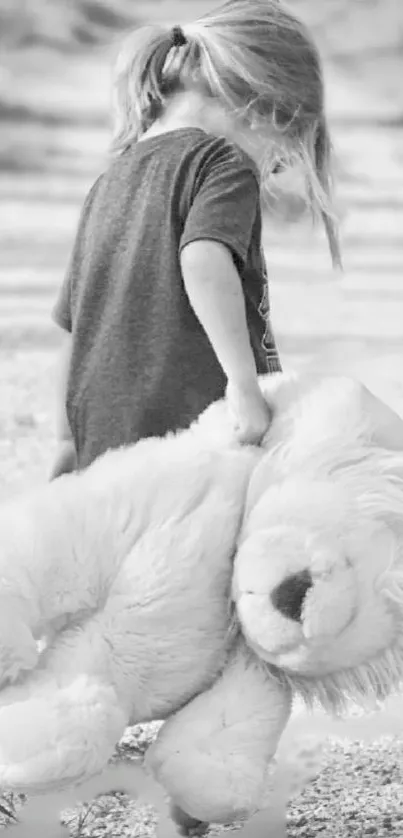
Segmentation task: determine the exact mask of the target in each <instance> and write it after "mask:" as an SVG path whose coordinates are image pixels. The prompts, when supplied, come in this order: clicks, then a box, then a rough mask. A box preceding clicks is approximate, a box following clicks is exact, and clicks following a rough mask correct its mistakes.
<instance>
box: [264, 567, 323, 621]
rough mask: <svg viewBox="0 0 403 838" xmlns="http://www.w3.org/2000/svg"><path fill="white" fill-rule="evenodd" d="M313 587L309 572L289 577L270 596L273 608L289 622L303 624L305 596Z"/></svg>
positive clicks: (305, 571) (304, 571)
mask: <svg viewBox="0 0 403 838" xmlns="http://www.w3.org/2000/svg"><path fill="white" fill-rule="evenodd" d="M312 586H313V579H312V576H311V574H310V572H309V570H302V571H300V572H299V573H293V574H292V575H291V576H287V577H286V579H283V581H282V582H280V584H279V585H277V587H276V588H274V590H273V591H272V592H271V594H270V599H271V602H272V604H273V607H274V608H275V609H276V611H279V612H280V614H282V616H283V617H286V618H287V619H288V620H293V621H294V622H296V623H301V622H302V608H303V605H304V600H305V596H306V594H307V592H308V591H309V589H310V588H312Z"/></svg>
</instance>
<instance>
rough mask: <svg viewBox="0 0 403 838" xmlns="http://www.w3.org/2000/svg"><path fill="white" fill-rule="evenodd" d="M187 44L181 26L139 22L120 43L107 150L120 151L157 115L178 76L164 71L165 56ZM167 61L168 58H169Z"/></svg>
mask: <svg viewBox="0 0 403 838" xmlns="http://www.w3.org/2000/svg"><path fill="white" fill-rule="evenodd" d="M186 44H187V39H186V37H185V35H184V33H183V32H182V30H181V29H179V28H178V27H175V28H174V29H167V28H166V27H163V26H158V25H155V26H143V27H141V28H140V29H136V30H135V31H134V32H133V33H132V35H131V36H130V37H129V38H128V39H127V41H126V42H125V44H124V45H123V49H122V50H121V52H120V54H119V56H118V58H117V61H116V65H115V69H114V78H113V100H114V101H113V105H114V113H115V125H114V134H113V139H112V146H111V151H112V152H113V153H115V154H119V153H122V152H123V151H125V149H126V148H127V147H128V146H129V145H130V144H131V143H132V142H135V141H136V140H138V139H139V138H140V137H141V135H142V134H144V132H145V131H146V130H147V128H148V127H149V126H150V125H151V124H152V123H153V122H154V120H155V119H157V118H158V116H159V115H160V113H161V112H162V110H163V109H164V106H165V104H166V100H167V97H168V96H169V95H170V94H172V93H174V92H176V90H177V89H179V86H180V85H179V76H178V74H177V73H176V74H175V73H171V74H170V75H169V76H168V77H167V76H166V74H165V73H164V70H165V68H166V65H167V62H168V59H169V58H170V57H171V53H172V58H174V56H175V55H176V54H177V53H178V51H179V50H181V48H182V47H184V46H185V45H186ZM169 63H170V62H169Z"/></svg>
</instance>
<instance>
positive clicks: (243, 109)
mask: <svg viewBox="0 0 403 838" xmlns="http://www.w3.org/2000/svg"><path fill="white" fill-rule="evenodd" d="M181 32H183V33H184V36H185V37H184V38H183V39H182V38H181V37H179V39H178V29H176V30H175V29H174V30H173V29H172V28H169V27H168V26H162V25H151V26H145V27H141V28H140V29H138V30H136V31H135V32H134V33H133V34H132V35H131V37H130V38H129V39H128V40H127V42H126V44H125V45H124V47H123V49H122V51H121V53H120V56H119V58H118V61H117V64H116V72H115V80H114V100H115V115H116V124H115V133H114V139H113V143H112V151H114V152H115V153H118V154H119V153H122V152H123V151H124V150H125V149H126V148H127V147H128V146H129V145H130V144H132V143H133V142H135V141H136V140H138V139H139V138H140V137H141V135H142V134H143V133H144V132H145V131H146V130H147V128H149V127H150V125H151V124H152V123H153V122H154V120H155V119H157V118H158V116H159V115H160V114H161V113H162V112H163V110H164V108H165V106H166V104H167V102H168V100H169V98H170V96H171V95H173V94H174V93H177V92H180V91H184V90H189V89H196V90H199V91H201V92H203V93H205V94H206V95H207V96H209V97H212V98H214V99H215V100H217V101H218V102H219V103H221V104H222V105H223V107H224V108H225V110H226V111H227V112H228V114H229V115H231V117H232V118H235V119H237V120H239V121H240V124H241V123H242V122H243V123H244V124H247V125H249V127H256V128H258V127H260V128H262V127H264V125H265V124H266V125H268V124H271V125H273V126H274V127H275V128H276V136H278V137H279V140H278V141H276V143H275V144H273V142H269V143H268V148H267V155H266V156H265V159H264V160H263V161H262V165H261V171H262V189H263V191H266V192H267V191H269V192H270V189H271V185H272V173H273V171H274V169H275V168H276V167H277V166H278V165H279V164H280V165H281V166H282V167H284V166H287V167H288V166H292V165H294V164H295V163H299V164H302V166H303V170H304V173H305V182H306V190H307V199H308V205H309V206H310V208H311V209H312V212H313V215H314V217H317V216H318V215H319V216H320V217H321V218H322V220H323V222H324V224H325V228H326V232H327V237H328V241H329V246H330V251H331V254H332V259H333V263H334V264H340V249H339V243H338V236H337V225H336V221H335V218H334V215H333V212H332V208H331V191H332V189H331V187H332V178H331V157H332V148H331V141H330V136H329V130H328V125H327V120H326V115H325V108H324V87H323V75H322V67H321V61H320V57H319V53H318V50H317V48H316V46H315V43H314V42H313V40H312V38H311V35H310V34H309V31H308V30H307V28H306V27H305V25H304V24H303V23H302V22H301V21H299V20H298V19H297V18H295V17H294V16H293V15H292V14H291V13H290V12H289V11H287V10H286V9H284V8H283V7H282V6H281V4H280V2H279V0H229V2H226V3H225V4H224V5H223V6H222V7H221V8H219V9H217V10H216V11H214V12H210V13H208V14H206V15H204V16H203V17H202V18H200V19H199V20H197V21H195V22H194V23H191V24H188V25H186V26H185V27H184V28H183V30H179V34H180V33H181Z"/></svg>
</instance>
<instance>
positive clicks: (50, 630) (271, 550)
mask: <svg viewBox="0 0 403 838" xmlns="http://www.w3.org/2000/svg"><path fill="white" fill-rule="evenodd" d="M262 388H263V391H264V392H265V395H266V397H267V399H268V401H269V402H270V403H271V404H272V406H273V408H274V411H275V417H274V422H273V425H272V427H271V430H270V432H269V434H268V435H267V439H266V440H265V441H264V444H263V446H262V448H261V449H252V448H249V449H248V448H241V447H239V446H238V445H237V444H236V443H235V441H234V439H233V435H232V432H231V428H230V424H229V419H228V416H227V412H226V405H225V402H219V403H217V404H215V405H212V407H211V408H209V409H208V410H207V411H206V412H205V413H204V414H203V416H202V417H201V418H200V420H199V421H198V422H197V423H196V424H195V425H194V426H193V427H192V428H191V429H189V430H188V431H185V432H182V433H180V434H178V435H176V436H175V435H172V436H169V437H167V438H165V439H162V440H156V439H152V440H146V441H143V442H141V443H139V444H137V445H135V446H132V447H130V448H128V449H122V450H120V451H117V452H111V453H108V454H106V455H105V456H103V457H102V458H100V459H99V461H97V462H96V463H94V464H93V466H91V467H90V468H89V469H88V470H87V471H85V472H83V473H82V474H80V475H74V476H69V477H64V478H61V479H60V480H58V481H56V482H54V483H52V484H50V485H48V486H45V487H43V488H41V489H39V490H38V491H36V492H35V493H33V494H30V495H29V496H26V497H25V498H20V499H17V500H16V501H14V502H13V503H10V504H7V505H5V506H4V507H3V508H2V509H1V511H0V533H1V536H0V685H1V687H2V689H1V691H0V787H6V786H9V787H18V788H25V789H28V790H31V791H32V790H35V789H37V790H38V789H41V788H49V787H52V786H53V785H56V786H59V785H61V784H63V783H68V782H74V781H78V780H80V779H82V778H83V777H85V776H87V775H89V774H92V773H95V772H97V771H99V770H102V768H103V767H104V765H105V764H106V761H107V759H108V758H109V756H110V755H111V754H112V752H113V749H114V746H115V743H116V741H117V740H118V739H119V737H120V735H121V734H122V733H123V730H124V728H125V726H126V725H127V724H128V723H135V722H139V721H145V720H149V719H155V718H168V717H170V718H168V721H167V722H166V724H165V725H164V726H163V728H162V731H161V733H160V735H159V737H158V739H157V742H156V744H155V745H154V746H153V747H152V748H151V749H150V751H149V754H148V760H149V764H150V766H151V768H152V770H153V771H154V773H155V776H156V777H157V778H158V779H159V780H160V781H161V782H162V784H163V785H164V786H165V788H166V789H167V790H168V792H169V793H170V794H171V795H172V797H173V798H174V800H175V801H176V802H177V803H178V804H179V805H181V806H182V807H183V808H184V809H185V810H186V811H187V812H189V813H190V814H191V815H193V816H194V817H197V818H200V819H202V820H217V821H220V820H229V819H231V818H232V817H235V816H236V815H237V814H239V813H241V812H242V813H244V812H251V811H253V810H254V809H256V808H258V807H259V806H261V805H262V804H263V803H264V801H265V799H266V796H267V789H268V778H269V775H270V769H271V764H272V758H273V755H274V754H275V751H276V748H277V744H278V741H279V738H280V736H281V733H282V731H283V730H284V727H285V725H286V723H287V720H288V718H289V714H290V711H291V701H292V695H293V694H295V693H296V692H299V693H300V694H302V695H303V696H304V698H305V699H306V700H307V701H308V702H314V701H317V700H319V701H321V702H322V704H323V705H324V706H325V707H326V708H327V709H331V710H339V709H340V708H341V707H342V706H343V704H344V703H345V702H346V701H348V700H349V699H351V698H353V699H355V700H359V701H360V702H364V700H366V699H367V698H368V697H369V698H372V697H374V696H375V697H384V695H386V694H387V693H388V692H389V691H391V690H392V689H394V688H395V687H396V686H397V685H398V683H399V682H400V681H401V679H402V674H403V639H402V637H403V633H402V622H403V616H402V615H403V552H402V543H403V483H402V479H403V422H401V420H400V419H399V418H398V417H397V416H396V415H395V414H394V413H393V412H392V411H389V409H388V408H387V407H386V406H385V405H383V404H382V403H381V402H379V400H377V399H375V397H373V396H372V395H371V394H370V393H369V392H368V391H367V390H365V388H363V387H362V386H361V385H359V384H358V383H355V382H353V381H351V380H349V379H341V378H324V379H322V378H317V379H313V378H308V379H303V378H301V379H298V378H296V377H291V378H286V377H285V376H281V375H279V376H271V377H269V378H267V379H263V380H262ZM234 556H235V565H234ZM301 570H309V571H310V572H311V574H312V579H313V585H312V587H311V588H310V590H309V591H308V592H307V594H306V597H305V599H304V602H303V608H302V617H301V621H300V622H298V621H295V620H291V619H288V618H287V617H285V616H284V615H282V614H280V613H279V611H277V610H276V609H275V608H274V606H273V604H272V601H271V598H270V595H271V593H272V592H273V589H274V588H275V587H276V585H278V584H280V583H281V582H283V581H284V580H285V579H287V577H288V576H290V575H292V574H293V573H297V572H299V571H301ZM231 591H232V600H233V602H232V604H231ZM43 638H45V649H44V651H42V653H39V651H38V641H39V640H40V639H42V640H43ZM244 638H246V641H247V643H248V645H249V648H248V647H247V646H246V645H245V639H244ZM28 720H29V722H28Z"/></svg>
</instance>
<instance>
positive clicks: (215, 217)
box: [53, 128, 281, 468]
mask: <svg viewBox="0 0 403 838" xmlns="http://www.w3.org/2000/svg"><path fill="white" fill-rule="evenodd" d="M197 239H213V240H216V241H218V242H221V243H223V244H225V245H227V246H228V248H229V249H230V251H231V252H232V254H233V258H234V262H235V264H236V266H237V268H238V270H239V273H240V276H241V279H242V284H243V290H244V296H245V302H246V312H247V321H248V327H249V333H250V337H251V343H252V347H253V351H254V355H255V358H256V364H257V369H258V371H259V372H261V373H263V372H268V371H278V370H280V369H281V367H280V362H279V359H278V354H277V350H276V347H275V343H274V340H273V337H272V333H271V328H270V323H269V320H268V315H269V311H268V295H267V277H266V270H265V263H264V257H263V253H262V246H261V212H260V199H259V175H258V171H257V169H256V167H255V165H254V163H253V161H252V160H251V158H249V157H248V156H247V155H246V154H244V153H243V152H242V151H241V149H240V148H238V146H235V145H233V144H231V143H229V142H228V141H227V140H225V139H224V138H217V137H214V136H211V135H208V134H206V133H205V132H204V131H202V130H200V129H197V128H188V129H177V130H175V131H171V132H169V133H165V134H161V135H158V136H154V137H150V138H148V139H146V140H144V141H142V142H139V143H136V144H134V145H133V146H132V147H131V148H130V149H128V150H127V151H126V152H125V153H124V154H123V155H121V156H120V157H118V158H116V159H115V160H114V161H113V162H112V164H111V165H110V167H109V168H108V170H107V171H106V172H105V173H103V174H102V175H101V177H99V178H98V180H97V181H96V182H95V184H94V185H93V187H92V189H91V190H90V192H89V194H88V196H87V198H86V200H85V203H84V207H83V210H82V213H81V218H80V222H79V226H78V232H77V236H76V240H75V245H74V248H73V253H72V258H71V262H70V266H69V270H68V272H67V276H66V279H65V281H64V284H63V286H62V288H61V291H60V294H59V297H58V299H57V302H56V305H55V308H54V311H53V314H54V319H55V320H56V322H57V323H58V324H59V325H60V326H62V327H63V328H64V329H67V330H68V331H71V332H72V338H73V349H72V359H71V367H70V371H69V377H68V385H67V399H66V407H67V416H68V419H69V423H70V425H71V429H72V433H73V437H74V441H75V444H76V449H77V454H78V464H79V468H83V467H85V466H87V465H88V464H89V463H90V462H91V461H92V460H94V459H95V457H97V456H98V455H99V454H101V453H103V452H104V451H105V450H106V449H108V448H116V447H119V446H121V445H124V444H129V443H132V442H135V441H137V440H138V439H140V438H142V437H147V436H161V435H163V434H165V433H166V432H167V431H169V430H177V429H179V428H184V427H187V426H188V425H189V424H190V423H191V422H192V421H193V420H194V419H195V418H196V417H197V416H198V415H199V414H200V413H201V412H202V410H204V408H205V407H207V405H208V404H210V403H211V402H212V401H214V400H215V399H218V398H220V397H221V396H222V395H223V394H224V391H225V387H226V379H225V376H224V374H223V371H222V369H221V367H220V364H219V363H218V361H217V359H216V356H215V353H214V351H213V348H212V346H211V344H210V342H209V340H208V338H207V335H206V334H205V332H204V330H203V328H202V326H201V325H200V323H199V321H198V319H197V318H196V316H195V314H194V312H193V310H192V308H191V305H190V303H189V300H188V297H187V294H186V291H185V287H184V284H183V279H182V275H181V269H180V261H179V257H180V252H181V249H182V248H183V247H184V246H185V245H186V244H188V243H189V242H192V241H195V240H197Z"/></svg>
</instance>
